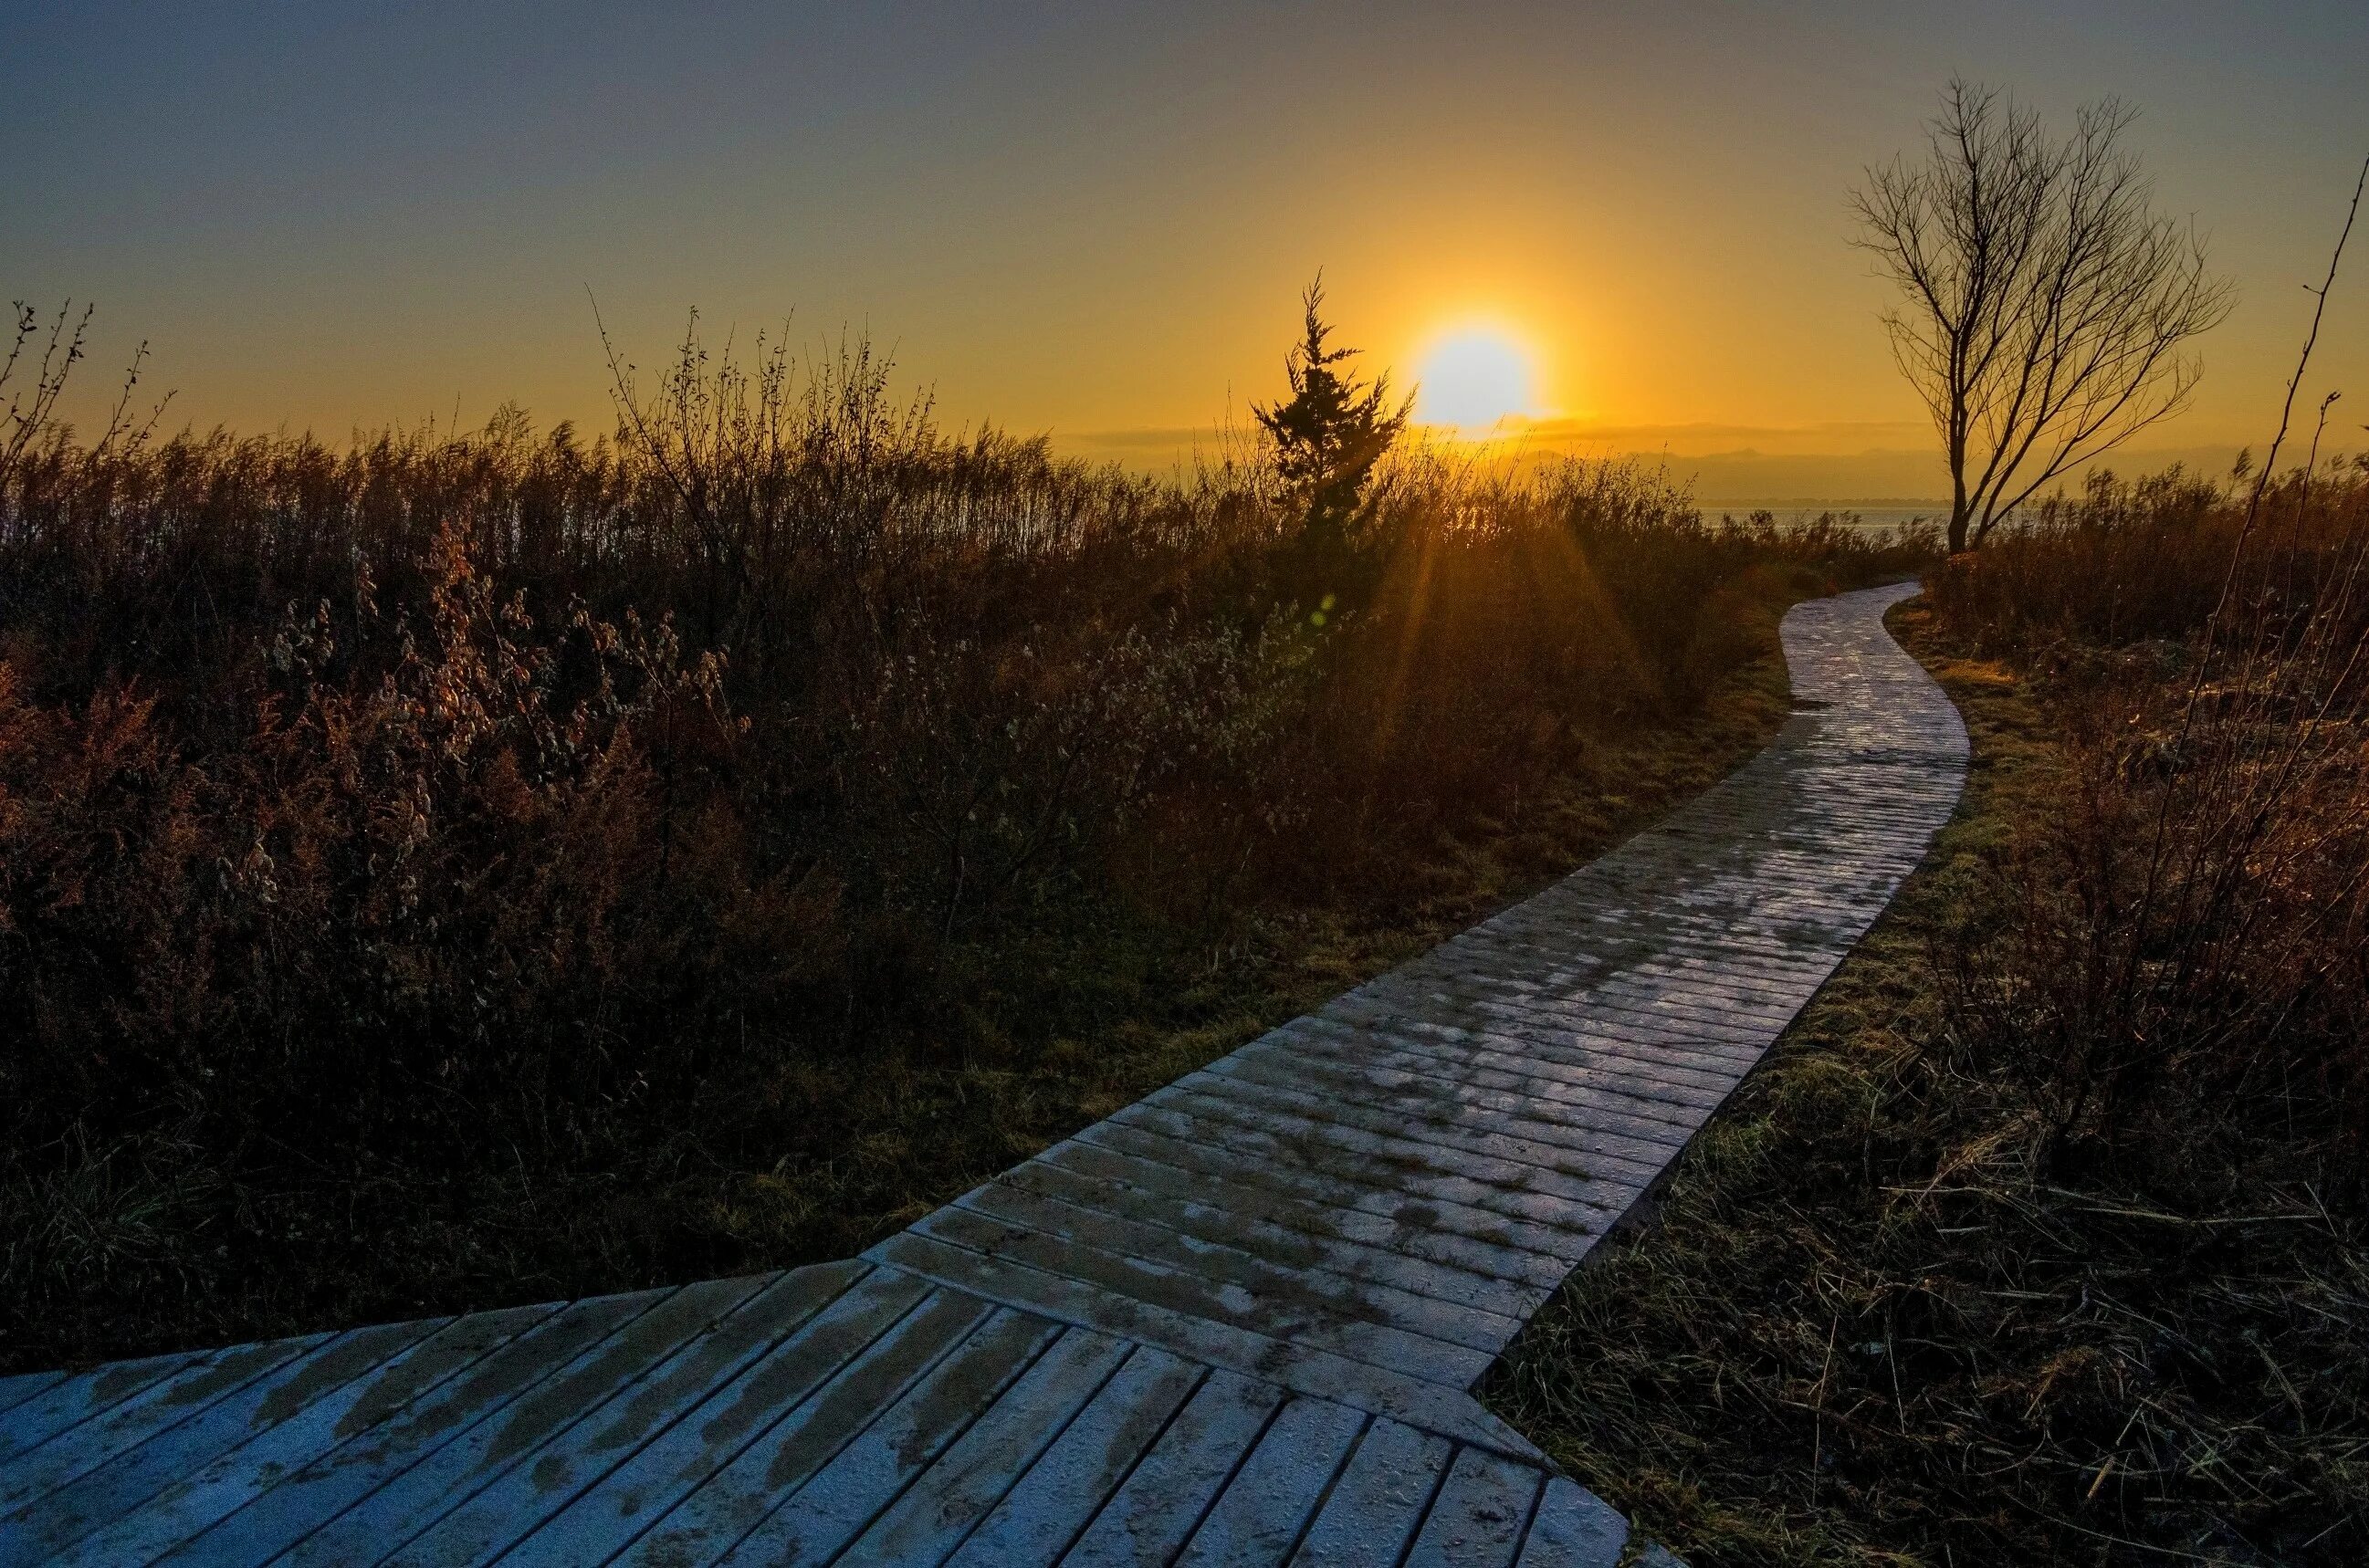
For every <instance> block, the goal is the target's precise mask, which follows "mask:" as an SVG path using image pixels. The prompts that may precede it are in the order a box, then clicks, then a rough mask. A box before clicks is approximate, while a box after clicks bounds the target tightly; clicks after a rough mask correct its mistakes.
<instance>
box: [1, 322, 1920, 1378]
mask: <svg viewBox="0 0 2369 1568" xmlns="http://www.w3.org/2000/svg"><path fill="white" fill-rule="evenodd" d="M1313 303H1314V302H1313V301H1312V300H1311V302H1310V304H1311V322H1310V340H1309V343H1308V344H1307V345H1306V349H1307V353H1306V357H1305V359H1304V360H1301V361H1295V365H1296V368H1298V369H1299V370H1300V371H1301V372H1303V373H1302V374H1301V375H1300V376H1299V378H1297V380H1298V382H1299V384H1298V385H1296V387H1295V396H1294V399H1293V401H1291V402H1287V403H1286V404H1285V405H1283V406H1281V407H1279V408H1277V409H1275V410H1272V411H1269V412H1270V417H1271V418H1273V419H1274V420H1276V425H1275V427H1274V428H1275V429H1276V431H1277V434H1278V436H1281V435H1282V434H1283V433H1284V432H1286V431H1291V432H1297V433H1298V435H1299V436H1300V437H1304V438H1305V439H1296V440H1293V441H1283V442H1282V443H1281V446H1280V448H1279V449H1278V448H1276V447H1272V446H1271V447H1269V448H1268V449H1267V450H1266V451H1265V452H1263V453H1261V454H1260V455H1259V456H1258V457H1256V458H1255V459H1254V460H1245V461H1239V462H1233V463H1229V464H1219V465H1216V466H1213V467H1210V468H1208V469H1207V470H1205V471H1203V472H1200V473H1197V474H1196V475H1191V476H1189V477H1182V478H1179V479H1176V480H1173V481H1168V482H1154V481H1150V480H1145V479H1140V478H1134V477H1129V476H1127V475H1123V474H1120V473H1117V472H1116V471H1109V470H1095V469H1090V468H1087V467H1084V466H1081V465H1079V464H1073V463H1070V462H1066V461H1062V460H1059V459H1058V458H1056V457H1054V456H1053V455H1051V453H1050V452H1049V451H1048V449H1047V446H1046V444H1045V443H1044V442H1043V441H1026V440H1018V439H1014V438H1013V437H1010V436H1007V435H1005V434H1002V433H1001V432H998V431H993V430H986V431H980V432H978V433H975V434H967V435H954V434H949V433H948V432H946V431H945V430H944V429H941V428H939V427H938V426H937V425H936V424H935V423H934V422H933V418H932V417H931V411H930V408H929V406H928V405H927V403H926V402H925V401H913V400H904V399H900V398H899V397H898V396H897V395H894V394H893V392H892V390H891V384H890V380H889V375H888V371H887V367H886V366H885V365H884V364H882V363H880V362H879V361H875V359H873V358H872V357H871V355H870V354H869V352H868V351H867V350H866V349H864V348H862V347H861V346H855V347H851V348H849V349H846V350H844V351H843V352H841V353H838V354H836V355H827V356H824V357H823V358H822V359H821V360H820V361H819V362H818V363H814V364H804V363H794V362H793V361H791V360H790V359H789V358H788V357H787V356H786V354H785V353H784V351H783V350H782V349H781V348H780V347H779V346H778V345H765V344H762V343H761V344H760V346H759V349H758V350H757V353H756V355H755V357H754V359H753V361H741V362H735V361H733V360H732V359H731V358H730V357H729V356H718V357H713V358H711V357H710V355H709V354H708V352H707V351H706V350H705V349H703V348H702V346H701V344H700V342H699V341H698V339H697V338H696V336H695V335H694V336H692V337H691V338H688V339H687V340H686V342H685V344H684V345H683V348H682V350H681V354H680V355H679V356H678V357H677V358H676V359H675V360H674V361H673V362H672V363H671V364H670V365H669V367H668V368H667V369H666V370H665V372H664V373H663V374H662V375H661V376H659V377H658V379H657V380H656V382H655V383H652V382H650V380H649V379H648V378H647V377H645V376H642V375H639V374H637V372H635V371H634V370H633V368H632V367H630V366H628V365H625V364H624V363H623V362H622V361H620V362H618V363H617V364H616V367H615V368H616V372H617V390H618V414H619V418H618V428H617V431H616V433H615V434H614V435H613V436H612V437H610V438H607V439H588V438H587V437H586V436H584V435H583V434H581V433H579V432H578V431H577V430H575V429H570V428H569V427H567V426H565V425H562V426H559V427H557V428H555V429H549V430H537V429H535V428H534V427H533V426H532V425H531V424H530V423H529V421H528V420H527V418H525V417H524V416H523V415H522V414H520V413H517V412H515V411H512V410H505V411H504V412H502V413H500V414H498V415H497V416H496V417H495V418H494V419H493V420H492V421H491V422H489V423H488V424H487V425H486V427H485V428H484V429H482V430H477V431H474V432H453V431H440V430H435V429H422V430H416V431H395V432H389V433H386V434H383V435H381V436H377V437H374V438H371V439H367V440H362V441H357V442H355V443H354V444H352V445H350V446H348V447H345V448H333V447H330V446H327V445H325V444H323V443H321V442H318V441H314V440H311V439H309V438H302V437H299V438H287V437H238V436H235V435H232V434H228V433H224V432H219V431H217V432H214V433H212V434H200V433H185V434H183V435H180V436H177V437H173V438H170V439H163V440H159V439H155V438H154V436H153V434H152V432H151V431H149V430H147V429H140V428H138V423H139V422H138V421H137V420H136V419H133V418H119V419H118V420H117V421H116V422H115V424H114V425H112V426H111V427H110V428H109V429H108V430H107V431H105V432H104V433H103V435H102V437H101V438H100V439H98V440H97V441H88V442H77V441H75V440H74V438H73V436H72V435H71V433H70V432H68V431H67V430H65V429H63V428H61V427H60V426H59V425H58V424H57V423H56V422H55V419H54V418H53V408H54V397H53V396H52V395H50V394H48V393H47V392H46V391H45V389H47V388H50V387H51V386H52V384H53V383H55V381H56V380H57V378H58V377H60V376H62V375H63V372H64V370H65V368H66V366H67V364H68V363H70V361H71V359H72V358H73V355H72V353H71V352H70V347H71V345H72V343H73V341H74V339H73V337H72V331H71V323H66V324H64V328H63V330H64V335H63V336H62V337H61V338H58V339H57V340H56V342H55V343H54V344H53V346H52V354H51V357H50V359H49V360H48V361H44V362H40V363H36V362H35V361H39V360H40V348H41V343H40V339H39V338H33V339H31V340H30V346H29V348H28V349H27V351H26V355H25V357H24V358H23V360H22V361H19V362H17V363H16V364H15V367H14V369H15V373H16V375H17V378H18V382H17V384H18V386H19V387H20V388H27V389H29V392H27V393H25V394H23V395H20V396H19V399H18V401H17V403H16V404H15V405H13V406H12V407H13V410H14V411H13V414H12V416H11V418H12V422H11V423H10V424H9V425H8V427H7V428H6V429H5V430H0V455H5V458H6V465H5V468H0V1018H4V1019H6V1025H5V1027H6V1042H5V1047H0V1370H14V1369H21V1368H28V1367H31V1366H37V1365H44V1364H51V1363H55V1362H59V1361H63V1360H69V1359H78V1358H86V1357H94V1356H122V1355H129V1354H134V1353H138V1352H141V1351H145V1350H151V1349H155V1348H160V1347H163V1346H166V1345H183V1344H190V1343H199V1342H206V1341H218V1340H227V1339H235V1338H243V1337H248V1336H253V1335H259V1334H266V1333H280V1332H291V1331H296V1330H311V1329H316V1328H320V1327H323V1326H326V1325H327V1324H331V1323H336V1322H352V1321H358V1320H366V1319H373V1318H387V1317H393V1316H400V1315H407V1314H412V1313H417V1312H420V1311H424V1310H451V1309H457V1308H462V1307H466V1306H486V1305H492V1304H496V1303H498V1302H505V1301H516V1300H525V1299H548V1298H551V1297H555V1296H559V1295H564V1294H571V1293H579V1292H586V1291H591V1290H597V1289H604V1288H627V1287H634V1286H640V1285H647V1284H651V1283H656V1282H660V1281H666V1280H677V1279H682V1278H686V1277H692V1276H702V1275H711V1274H718V1273H725V1272H729V1271H735V1270H743V1269H750V1268H755V1267H760V1266H767V1265H788V1264H795V1263H800V1262H806V1261H811V1260H814V1259H817V1258H821V1257H828V1256H836V1255H842V1254H844V1253H848V1252H850V1251H852V1250H853V1249H856V1248H858V1247H860V1246H862V1245H863V1244H864V1243H865V1242H868V1241H870V1240H872V1239H873V1238H875V1236H877V1235H878V1234H880V1233H882V1232H883V1231H885V1230H887V1229H890V1228H892V1227H894V1226H896V1225H898V1224H901V1223H903V1222H905V1221H907V1220H909V1219H911V1218H913V1217H914V1216H915V1215H917V1214H918V1213H920V1212H921V1211H922V1210H923V1208H924V1207H927V1206H929V1205H933V1204H935V1203H937V1202H940V1201H943V1200H944V1199H945V1198H947V1197H949V1196H953V1195H954V1194H956V1192H958V1191H960V1190H961V1189H963V1188H964V1187H965V1186H967V1185H969V1184H971V1183H973V1182H975V1181H977V1180H978V1179H981V1178H983V1177H985V1176H986V1175H988V1174H990V1173H992V1172H994V1171H995V1170H997V1169H999V1168H1001V1166H1003V1165H1004V1164H1006V1163H1008V1162H1011V1161H1012V1160H1013V1159H1015V1158H1017V1157H1019V1156H1021V1155H1024V1154H1025V1153H1027V1152H1030V1151H1032V1150H1034V1149H1036V1148H1037V1147H1040V1146H1041V1145H1042V1144H1043V1143H1044V1142H1046V1141H1047V1140H1049V1139H1052V1138H1054V1137H1058V1136H1059V1135H1060V1134H1062V1133H1063V1132H1065V1131H1067V1130H1069V1129H1070V1128H1072V1127H1075V1126H1077V1125H1079V1124H1081V1122H1083V1121H1085V1120H1088V1119H1091V1118H1092V1117H1093V1116H1098V1115H1100V1114H1103V1113H1104V1112H1106V1111H1107V1110H1109V1109H1110V1108H1112V1107H1113V1106H1114V1105H1116V1104H1119V1103H1123V1102H1124V1101H1126V1100H1127V1099H1131V1098H1133V1097H1135V1096H1136V1095H1138V1094H1139V1093H1143V1092H1144V1091H1145V1090H1147V1089H1149V1088H1150V1087H1151V1086H1152V1085H1154V1084H1156V1083H1158V1082H1163V1081H1165V1080H1166V1079H1167V1078H1170V1077H1173V1076H1174V1075H1175V1074H1176V1073H1178V1072H1180V1071H1183V1070H1186V1069H1189V1068H1191V1067H1193V1066H1196V1065H1198V1064H1199V1063H1200V1062H1202V1061H1204V1060H1206V1059H1208V1058H1209V1057H1211V1056H1213V1055H1216V1054H1218V1053H1219V1052H1220V1051H1222V1050H1224V1049H1226V1048H1228V1047H1230V1045H1231V1044H1233V1043H1234V1042H1236V1041H1237V1040H1239V1039H1241V1038H1242V1037H1245V1036H1248V1035H1249V1034H1251V1033H1253V1032H1254V1031H1255V1030H1256V1029H1258V1028H1260V1027H1262V1026H1264V1025H1265V1024H1271V1023H1273V1022H1275V1021H1276V1020H1278V1019H1279V1018H1281V1017H1284V1016H1287V1015H1289V1014H1290V1013H1292V1012H1294V1011H1297V1010H1298V1009H1299V1008H1300V1007H1302V1006H1304V1005H1306V1004H1308V1003H1309V1002H1310V1001H1313V1000H1315V999H1317V998H1318V997H1321V996H1322V995H1324V994H1328V993H1329V992H1330V991H1332V990H1335V989H1338V988H1339V987H1340V986H1341V985H1343V984H1345V983H1348V982H1350V981H1352V980H1354V979H1356V978H1358V977H1359V976H1361V975H1363V974H1366V973H1368V972H1371V971H1372V970H1374V969H1378V968H1379V967H1383V966H1385V965H1386V964H1387V963H1388V962H1390V961H1391V960H1392V959H1394V958H1396V957H1398V956H1402V955H1403V954H1405V953H1406V952H1408V951H1410V950H1412V949H1413V948H1414V947H1415V946H1417V945H1419V944H1421V943H1423V942H1424V941H1425V939H1426V938H1427V937H1429V936H1433V935H1436V934H1437V933H1439V932H1440V931H1442V930H1443V929H1445V928H1446V927H1448V926H1450V925H1452V924H1454V923H1456V922H1458V921H1462V920H1465V919H1467V918H1469V917H1470V916H1471V914H1472V913H1473V912H1475V911H1476V910H1479V909H1482V908H1483V907H1485V906H1486V905H1488V904H1489V903H1491V902H1493V901H1495V900H1500V899H1503V898H1509V897H1511V896H1513V895H1514V894H1516V893H1517V892H1519V891H1521V890H1522V889H1523V888H1524V887H1527V886H1529V885H1532V884H1534V883H1535V882H1537V881H1538V880H1540V879H1542V878H1544V877H1545V876H1549V875H1551V874H1552V873H1554V872H1556V871H1559V870H1561V869H1563V868H1565V867H1567V866H1568V865H1569V864H1573V863H1574V862H1575V861H1576V860H1578V859H1580V858H1582V857H1583V856H1584V855H1585V853H1587V852H1588V851H1589V850H1591V849H1592V848H1593V847H1595V846H1596V845H1598V844H1600V843H1601V842H1603V841H1604V840H1605V839H1606V838H1607V837H1608V835H1609V834H1610V833H1611V832H1613V831H1615V830H1619V829H1620V828H1622V827H1624V826H1626V825H1628V824H1630V823H1632V822H1634V821H1636V820H1638V819H1639V818H1642V817H1646V816H1650V815H1651V814H1653V813H1654V812H1655V811H1657V810H1658V809H1660V808H1661V807H1662V806H1664V805H1665V803H1666V802H1668V801H1669V800H1670V799H1672V798H1674V797H1675V796H1676V795H1678V794H1680V793H1682V792H1684V791H1685V790H1688V789H1690V788H1692V787H1695V786H1697V785H1699V784H1701V783H1704V782H1707V781H1708V780H1709V779H1710V778H1711V777H1714V776H1716V774H1717V773H1718V772H1719V771H1720V770H1722V768H1723V767H1725V766H1726V765H1727V764H1728V763H1729V762H1731V761H1734V759H1735V758H1737V757H1738V756H1739V755H1741V754H1743V753H1744V752H1745V751H1747V750H1749V749H1750V748H1751V747H1753V746H1754V745H1756V744H1757V742H1758V740H1759V738H1761V737H1762V736H1763V735H1765V734H1766V733H1767V732H1768V728H1769V727H1771V726H1773V724H1774V723H1775V722H1776V721H1777V719H1778V717H1779V716H1780V715H1781V711H1782V707H1783V692H1782V680H1781V672H1780V670H1778V668H1777V666H1776V664H1775V661H1774V659H1773V657H1772V652H1771V649H1772V646H1773V638H1772V632H1773V627H1774V624H1775V618H1776V616H1777V614H1778V613H1779V612H1780V611H1781V609H1782V607H1783V605H1784V604H1785V603H1786V602H1788V601H1790V600H1791V599H1792V598H1795V597H1798V596H1800V595H1802V594H1804V593H1814V592H1822V591H1825V590H1827V589H1831V588H1833V587H1835V586H1837V585H1841V584H1848V583H1853V582H1859V581H1864V580H1869V579H1871V578H1877V577H1881V576H1885V575H1892V574H1896V573H1897V572H1898V571H1900V570H1902V569H1904V568H1905V567H1913V566H1915V565H1916V564H1917V563H1919V562H1920V561H1921V560H1923V559H1925V558H1926V557H1925V556H1924V555H1923V554H1922V553H1921V552H1922V550H1923V548H1924V547H1923V546H1922V545H1921V544H1916V543H1910V544H1900V545H1894V544H1886V543H1883V542H1880V541H1873V540H1871V539H1870V538H1869V537H1868V536H1865V535H1861V534H1858V533H1854V532H1850V531H1848V530H1847V529H1842V528H1838V527H1834V526H1826V527H1821V528H1815V529H1812V530H1808V531H1806V532H1779V531H1777V530H1775V529H1773V528H1771V527H1769V526H1767V525H1766V523H1765V521H1764V522H1762V523H1761V524H1757V525H1754V526H1750V527H1745V528H1711V527H1706V526H1704V525H1703V524H1702V523H1701V522H1700V521H1699V519H1698V517H1697V516H1696V514H1695V513H1694V511H1693V510H1692V509H1691V508H1690V507H1689V506H1688V503H1687V500H1686V498H1685V497H1684V496H1683V495H1682V494H1679V493H1677V492H1675V491H1673V490H1672V489H1670V488H1669V487H1667V486H1665V484H1663V483H1662V482H1661V481H1660V480H1659V479H1658V478H1657V477H1655V476H1654V475H1651V474H1648V473H1645V472H1641V471H1638V470H1635V469H1631V468H1626V467H1620V466H1605V465H1596V464H1567V465H1564V466H1561V467H1555V468H1551V469H1548V470H1544V471H1537V472H1531V473H1528V475H1524V476H1519V477H1515V476H1508V475H1497V474H1489V473H1482V472H1477V471H1473V470H1471V469H1469V468H1466V467H1460V466H1459V465H1458V464H1455V463H1453V462H1450V461H1448V460H1447V459H1445V458H1444V457H1442V456H1439V455H1437V454H1429V455H1427V454H1425V453H1424V452H1406V451H1398V452H1392V453H1390V454H1388V455H1386V454H1385V453H1384V452H1383V451H1381V450H1380V449H1381V448H1388V447H1390V445H1391V441H1390V437H1392V436H1395V435H1396V434H1397V429H1396V424H1395V422H1394V420H1393V418H1392V417H1391V414H1390V410H1389V409H1388V408H1387V407H1386V406H1385V405H1384V404H1383V403H1382V401H1381V400H1380V398H1379V396H1378V395H1375V396H1371V397H1370V402H1368V398H1369V391H1368V388H1365V387H1363V386H1361V385H1359V384H1358V383H1356V381H1355V379H1354V378H1353V377H1350V376H1349V375H1348V373H1347V368H1346V366H1345V364H1344V363H1343V362H1342V361H1340V360H1339V359H1338V358H1337V357H1328V356H1332V355H1335V354H1336V352H1337V351H1335V350H1333V349H1328V348H1327V347H1326V346H1325V344H1324V342H1323V340H1322V335H1321V332H1320V331H1319V326H1321V324H1319V323H1317V322H1315V321H1314V319H1313V312H1312V306H1313ZM30 325H31V323H30V321H29V318H28V326H30ZM1320 372H1321V377H1322V381H1323V383H1324V384H1323V385H1322V387H1319V386H1317V385H1316V384H1315V383H1317V381H1318V380H1319V379H1320ZM1334 393H1338V394H1339V396H1338V398H1337V399H1335V401H1337V403H1338V404H1339V407H1337V408H1331V409H1330V412H1328V411H1327V409H1326V408H1314V407H1312V406H1311V405H1310V398H1311V397H1313V396H1316V395H1319V394H1322V395H1323V396H1324V397H1331V396H1332V395H1333V394H1334ZM1328 407H1329V406H1328ZM1360 408H1364V409H1365V410H1366V415H1365V416H1361V415H1360V414H1359V413H1358V410H1359V409H1360ZM1311 416H1312V418H1311ZM1367 416H1370V417H1367ZM1377 442H1379V445H1377Z"/></svg>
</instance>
